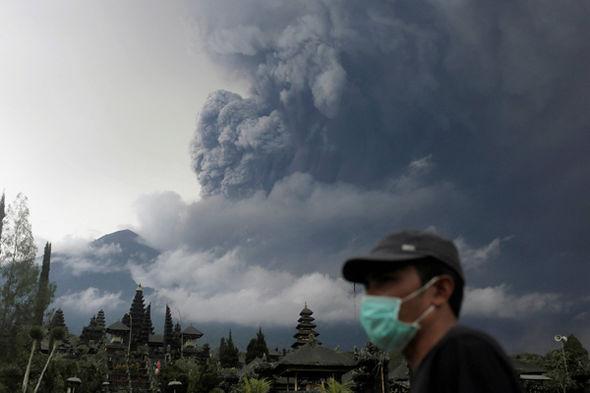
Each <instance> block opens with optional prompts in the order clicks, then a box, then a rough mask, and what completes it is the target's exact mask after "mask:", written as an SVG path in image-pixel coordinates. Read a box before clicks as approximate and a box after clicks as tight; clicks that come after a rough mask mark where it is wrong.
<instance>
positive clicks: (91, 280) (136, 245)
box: [50, 229, 364, 348]
mask: <svg viewBox="0 0 590 393" xmlns="http://www.w3.org/2000/svg"><path fill="white" fill-rule="evenodd" d="M160 255H161V254H160V252H159V251H158V250H156V249H155V248H153V247H150V246H149V245H147V244H146V242H145V240H144V239H143V238H142V237H141V236H139V235H138V234H137V233H135V232H133V231H131V230H128V229H126V230H121V231H116V232H113V233H109V234H106V235H104V236H102V237H100V238H98V239H96V240H93V241H91V242H90V243H87V244H84V243H82V242H80V243H75V244H71V245H69V246H68V248H66V249H64V250H58V251H56V252H55V253H54V254H53V257H52V266H51V273H50V274H51V281H53V282H55V283H56V284H57V291H56V300H55V302H54V306H55V307H61V308H63V310H64V313H65V317H66V323H67V325H68V327H69V329H70V331H72V332H73V333H75V334H79V333H80V331H81V330H82V327H83V326H84V325H86V324H87V323H88V320H89V319H90V318H91V316H92V315H94V314H95V313H96V312H97V311H98V310H99V309H101V308H102V309H104V310H105V313H106V320H107V323H112V322H115V321H116V320H119V319H120V318H121V317H122V316H123V314H124V313H125V312H128V310H129V307H130V306H131V300H132V299H133V296H134V294H135V290H136V288H137V285H138V284H141V283H138V282H136V281H135V279H134V277H133V274H132V269H131V267H132V266H144V267H149V266H150V265H151V264H153V263H154V262H155V261H156V259H157V258H158V256H160ZM195 285H198V283H195ZM143 289H144V294H145V296H146V302H150V301H155V303H152V321H153V323H154V327H155V329H156V332H161V331H162V329H163V322H164V310H165V305H164V304H162V303H161V302H159V301H158V300H157V299H154V298H153V296H152V295H153V294H154V288H150V287H144V288H143ZM171 306H173V307H174V305H171ZM302 307H303V305H302ZM173 317H174V319H175V320H181V321H182V313H181V312H180V311H179V310H178V308H173ZM316 317H317V318H319V321H318V323H319V328H318V329H319V331H320V334H322V336H323V337H322V339H323V341H324V342H326V343H327V344H329V345H332V346H336V345H342V344H343V343H345V344H346V345H353V344H359V345H360V344H362V343H363V342H364V336H363V333H362V332H361V330H360V328H359V327H358V326H357V324H356V323H355V322H349V323H344V324H336V325H335V324H334V323H329V322H327V321H322V316H321V315H316ZM297 318H298V315H297V314H294V315H293V318H292V320H293V324H292V326H265V328H264V331H265V334H266V337H267V341H268V342H269V345H274V346H277V347H281V348H283V347H289V346H290V345H291V343H292V341H293V340H292V335H293V334H294V328H295V324H296V321H297ZM189 323H191V321H186V320H185V321H183V324H184V325H185V326H186V325H188V324H189ZM194 325H195V326H198V327H199V329H200V330H202V331H203V332H204V333H205V337H203V341H204V342H209V343H211V345H213V346H215V345H217V344H218V342H219V339H220V338H221V337H222V336H223V335H227V333H228V331H229V329H231V330H232V334H233V336H234V339H235V340H236V342H237V343H238V344H239V345H242V346H243V345H245V344H246V343H247V342H248V340H250V338H252V336H253V335H254V334H255V331H256V326H252V327H250V326H245V325H240V324H236V323H216V322H206V323H199V322H197V323H194ZM260 325H261V326H264V325H265V324H264V321H260Z"/></svg>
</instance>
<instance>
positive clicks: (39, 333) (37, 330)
mask: <svg viewBox="0 0 590 393" xmlns="http://www.w3.org/2000/svg"><path fill="white" fill-rule="evenodd" d="M29 334H30V336H31V339H33V344H32V345H31V354H30V356H29V361H28V363H27V369H26V370H25V376H24V378H23V389H22V391H23V393H27V388H28V387H29V375H30V374H31V365H32V363H33V355H34V354H35V351H36V350H37V344H38V343H39V342H41V340H42V339H43V329H41V327H40V326H33V327H32V328H31V331H30V332H29Z"/></svg>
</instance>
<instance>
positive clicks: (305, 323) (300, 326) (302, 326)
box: [297, 322, 317, 329]
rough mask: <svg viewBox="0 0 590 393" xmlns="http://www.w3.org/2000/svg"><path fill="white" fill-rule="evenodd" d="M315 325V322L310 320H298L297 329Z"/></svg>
mask: <svg viewBox="0 0 590 393" xmlns="http://www.w3.org/2000/svg"><path fill="white" fill-rule="evenodd" d="M315 327H317V325H316V324H315V323H311V322H299V323H298V324H297V329H299V328H315Z"/></svg>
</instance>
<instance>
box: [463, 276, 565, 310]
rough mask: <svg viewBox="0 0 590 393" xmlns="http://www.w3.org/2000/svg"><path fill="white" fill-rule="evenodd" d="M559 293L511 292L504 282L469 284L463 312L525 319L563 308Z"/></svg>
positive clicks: (563, 303)
mask: <svg viewBox="0 0 590 393" xmlns="http://www.w3.org/2000/svg"><path fill="white" fill-rule="evenodd" d="M565 306H566V304H565V302H564V300H563V298H562V296H561V295H560V294H557V293H542V292H531V293H525V294H523V295H516V294H513V293H510V291H509V288H508V287H507V286H506V285H504V284H502V285H498V286H495V287H485V288H469V287H467V288H466V291H465V300H464V303H463V311H462V313H463V315H465V316H474V317H489V318H505V319H526V318H528V317H530V316H532V315H536V314H553V313H559V312H561V311H563V310H564V308H565Z"/></svg>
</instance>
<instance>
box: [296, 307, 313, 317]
mask: <svg viewBox="0 0 590 393" xmlns="http://www.w3.org/2000/svg"><path fill="white" fill-rule="evenodd" d="M312 314H313V311H311V310H310V309H309V308H307V304H306V305H305V307H303V310H301V312H300V313H299V315H301V316H303V315H306V316H309V315H312Z"/></svg>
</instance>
